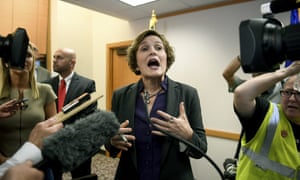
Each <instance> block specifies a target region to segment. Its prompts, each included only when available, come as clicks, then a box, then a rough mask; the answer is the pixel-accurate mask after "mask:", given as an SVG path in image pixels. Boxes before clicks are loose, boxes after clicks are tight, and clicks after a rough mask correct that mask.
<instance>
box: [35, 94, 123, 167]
mask: <svg viewBox="0 0 300 180" xmlns="http://www.w3.org/2000/svg"><path fill="white" fill-rule="evenodd" d="M85 96H88V97H89V98H88V99H87V98H86V97H85ZM102 97H103V95H100V96H99V95H97V94H96V92H94V93H91V94H83V95H81V96H79V97H78V98H76V99H75V100H74V101H72V102H73V103H72V102H70V104H74V102H79V101H82V100H83V99H86V100H85V101H83V102H81V103H80V104H79V105H76V106H72V107H73V108H71V109H69V110H68V111H67V112H63V111H61V112H60V113H58V114H57V115H56V116H55V117H56V118H57V122H63V121H65V120H67V119H68V118H70V117H72V116H73V115H75V114H76V113H78V112H80V111H81V110H83V109H85V108H86V107H88V106H89V105H91V104H92V103H94V102H95V101H97V100H98V99H100V98H102ZM70 104H69V105H66V106H70ZM119 127H120V124H119V121H118V120H117V118H116V116H115V114H114V113H112V112H108V111H100V110H98V111H96V112H94V113H91V114H90V115H88V116H86V117H84V118H80V119H78V120H76V121H75V122H74V123H72V124H67V125H66V126H65V127H64V128H63V129H61V130H59V131H58V132H56V133H54V134H53V135H51V136H49V137H47V138H45V139H44V140H43V148H42V154H43V157H44V160H43V161H42V162H40V163H39V164H37V165H36V166H35V167H37V168H42V167H43V166H44V165H45V164H52V165H53V166H58V167H60V168H61V169H62V170H63V172H67V171H71V170H73V169H74V168H76V167H78V166H79V165H80V164H82V163H83V162H85V161H86V160H87V159H89V158H91V157H92V156H93V155H95V154H96V153H97V152H99V151H100V147H101V146H102V145H103V144H104V143H105V142H106V141H107V140H108V139H109V138H111V137H112V136H114V135H116V134H117V132H118V130H119Z"/></svg>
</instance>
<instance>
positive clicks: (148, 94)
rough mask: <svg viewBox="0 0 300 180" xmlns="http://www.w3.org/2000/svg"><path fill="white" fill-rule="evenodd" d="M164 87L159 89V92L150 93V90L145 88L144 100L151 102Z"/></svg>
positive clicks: (147, 102)
mask: <svg viewBox="0 0 300 180" xmlns="http://www.w3.org/2000/svg"><path fill="white" fill-rule="evenodd" d="M161 90H162V89H159V91H158V92H156V93H154V94H150V93H149V92H148V91H146V90H144V101H145V103H146V104H150V99H151V98H153V97H155V96H157V95H158V94H159V93H160V92H161Z"/></svg>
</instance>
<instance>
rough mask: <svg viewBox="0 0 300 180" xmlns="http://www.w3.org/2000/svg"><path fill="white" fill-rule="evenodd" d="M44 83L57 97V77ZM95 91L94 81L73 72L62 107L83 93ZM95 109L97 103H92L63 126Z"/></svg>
mask: <svg viewBox="0 0 300 180" xmlns="http://www.w3.org/2000/svg"><path fill="white" fill-rule="evenodd" d="M44 82H45V83H48V84H50V85H51V86H52V88H53V90H54V92H55V94H56V95H58V85H59V76H55V77H53V78H51V79H48V80H46V81H44ZM95 91H96V87H95V81H94V80H91V79H88V78H86V77H83V76H80V75H79V74H77V73H75V72H74V75H73V77H72V79H71V83H70V86H69V88H68V91H67V94H66V97H65V102H64V105H66V104H68V103H69V102H71V101H72V100H74V99H75V98H77V97H79V96H80V95H82V94H83V93H92V92H95ZM57 100H58V99H56V108H57V104H58V103H57ZM96 109H97V102H96V103H93V104H92V105H90V106H89V107H87V108H86V109H84V110H82V111H81V112H79V113H77V114H76V115H74V116H72V117H71V118H70V119H68V120H66V121H65V122H64V124H68V123H72V122H74V121H75V120H76V119H78V118H80V117H84V116H86V115H88V114H89V113H92V112H94V111H95V110H96Z"/></svg>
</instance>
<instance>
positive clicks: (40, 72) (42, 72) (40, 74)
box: [35, 66, 51, 82]
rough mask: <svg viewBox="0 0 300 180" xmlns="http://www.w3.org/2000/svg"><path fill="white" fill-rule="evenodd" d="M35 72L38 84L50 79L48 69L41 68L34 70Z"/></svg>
mask: <svg viewBox="0 0 300 180" xmlns="http://www.w3.org/2000/svg"><path fill="white" fill-rule="evenodd" d="M35 71H36V80H37V81H38V82H43V81H46V80H48V79H50V78H51V72H50V71H48V69H46V68H43V67H41V66H39V67H37V68H35Z"/></svg>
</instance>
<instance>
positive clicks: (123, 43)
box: [106, 40, 132, 110]
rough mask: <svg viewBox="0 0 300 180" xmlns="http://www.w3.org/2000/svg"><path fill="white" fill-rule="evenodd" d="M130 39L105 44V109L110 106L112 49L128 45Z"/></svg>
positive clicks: (130, 41)
mask: <svg viewBox="0 0 300 180" xmlns="http://www.w3.org/2000/svg"><path fill="white" fill-rule="evenodd" d="M131 43H132V40H128V41H121V42H116V43H109V44H107V45H106V109H107V110H110V108H111V98H112V93H113V83H112V82H113V81H112V80H113V50H114V49H117V48H124V47H128V46H130V45H131Z"/></svg>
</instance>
